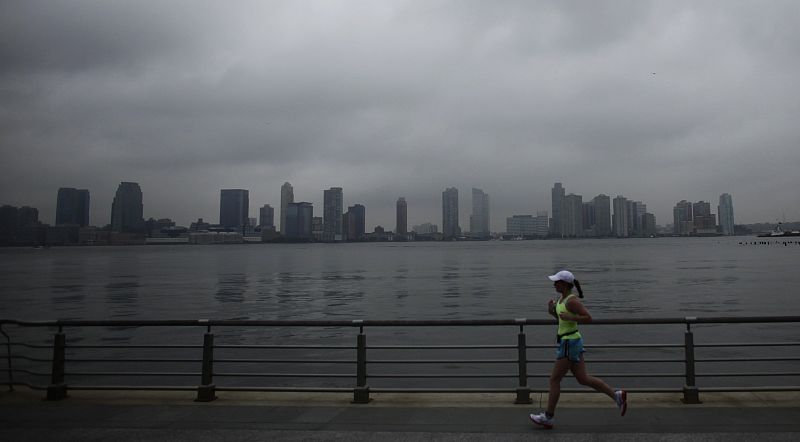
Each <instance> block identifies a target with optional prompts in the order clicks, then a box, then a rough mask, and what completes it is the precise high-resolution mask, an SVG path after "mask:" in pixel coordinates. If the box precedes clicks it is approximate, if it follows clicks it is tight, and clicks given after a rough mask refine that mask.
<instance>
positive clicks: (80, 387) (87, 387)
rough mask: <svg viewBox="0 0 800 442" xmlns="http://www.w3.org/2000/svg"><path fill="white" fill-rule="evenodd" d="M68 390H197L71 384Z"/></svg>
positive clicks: (145, 386) (147, 386)
mask: <svg viewBox="0 0 800 442" xmlns="http://www.w3.org/2000/svg"><path fill="white" fill-rule="evenodd" d="M67 388H69V389H70V390H153V391H197V387H191V386H185V385H140V386H136V385H73V384H69V385H68V386H67Z"/></svg>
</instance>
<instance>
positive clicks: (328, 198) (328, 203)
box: [322, 187, 344, 241]
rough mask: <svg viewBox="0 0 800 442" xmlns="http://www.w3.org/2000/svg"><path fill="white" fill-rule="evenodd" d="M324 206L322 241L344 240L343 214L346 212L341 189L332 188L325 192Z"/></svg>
mask: <svg viewBox="0 0 800 442" xmlns="http://www.w3.org/2000/svg"><path fill="white" fill-rule="evenodd" d="M323 196H324V198H323V206H322V223H323V226H322V240H323V241H341V240H342V212H343V211H344V194H343V192H342V188H341V187H331V188H330V189H328V190H325V191H324V192H323Z"/></svg>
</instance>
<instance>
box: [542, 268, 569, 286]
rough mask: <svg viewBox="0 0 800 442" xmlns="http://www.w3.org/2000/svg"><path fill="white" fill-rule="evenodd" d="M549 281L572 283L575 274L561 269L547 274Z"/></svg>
mask: <svg viewBox="0 0 800 442" xmlns="http://www.w3.org/2000/svg"><path fill="white" fill-rule="evenodd" d="M548 278H550V280H551V281H564V282H568V283H570V284H572V282H573V281H575V275H573V274H572V272H570V271H569V270H562V271H560V272H558V273H556V274H555V275H550V276H548Z"/></svg>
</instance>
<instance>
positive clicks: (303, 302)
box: [0, 237, 800, 379]
mask: <svg viewBox="0 0 800 442" xmlns="http://www.w3.org/2000/svg"><path fill="white" fill-rule="evenodd" d="M753 241H756V239H755V238H752V237H717V238H654V239H625V240H617V239H608V240H588V239H587V240H565V241H558V240H550V241H490V242H453V243H428V242H420V243H368V244H366V243H361V244H356V243H354V244H245V245H218V246H189V245H179V246H167V245H165V246H131V247H69V248H66V247H64V248H50V249H2V250H0V287H2V303H0V317H3V318H17V319H28V320H34V319H56V318H59V319H198V318H213V319H337V320H350V319H512V318H521V317H524V318H531V319H547V318H548V316H547V314H546V311H545V306H546V304H547V300H548V299H549V298H555V297H556V294H555V293H554V291H553V288H552V283H551V282H550V281H549V280H548V279H547V278H546V276H547V275H549V274H552V273H554V272H555V271H558V270H561V269H569V270H571V271H573V272H574V273H575V275H576V277H577V278H578V279H579V280H580V281H581V283H582V286H583V288H584V292H585V294H586V298H585V300H584V304H585V305H586V306H587V308H588V309H589V311H590V312H591V314H592V315H593V316H594V317H595V318H656V317H684V316H761V315H767V316H768V315H792V314H797V312H798V307H800V301H798V295H800V293H798V288H800V272H798V271H797V262H798V257H799V255H800V245H797V243H796V242H795V243H792V244H787V245H784V244H783V243H782V242H780V241H779V242H776V243H773V244H771V245H754V244H749V243H752V242H753ZM744 243H748V244H744ZM684 328H685V327H683V326H630V327H619V326H613V327H612V326H600V325H597V326H585V327H584V328H583V330H585V331H584V335H585V338H586V340H587V341H588V342H587V345H590V344H591V342H604V343H625V342H635V341H637V340H639V341H644V342H660V343H682V342H683V330H684ZM695 329H696V330H697V332H696V335H697V338H696V340H697V341H698V342H703V341H704V340H705V341H712V342H713V341H731V340H734V341H735V340H752V338H753V337H759V336H760V337H761V338H766V339H774V340H783V341H790V340H797V337H798V336H800V334H798V333H797V326H796V324H784V325H765V324H761V325H751V326H741V325H734V326H716V325H714V326H711V325H708V326H696V327H695ZM68 333H69V335H68V337H69V339H71V340H72V341H71V342H109V341H110V342H119V343H141V342H154V341H160V340H161V339H163V336H164V330H159V331H136V330H130V329H111V330H108V331H106V332H105V333H103V334H102V336H96V335H92V334H91V332H88V331H86V330H76V331H74V332H73V331H70V332H68ZM169 333H170V334H171V335H172V339H173V340H178V341H180V340H181V339H185V340H187V341H186V342H193V343H196V340H197V339H196V338H197V336H199V334H198V333H197V331H196V330H195V331H192V332H188V331H183V330H180V331H178V330H174V329H172V330H170V331H169ZM367 333H368V336H369V337H370V343H371V344H372V345H377V344H381V343H391V344H419V343H433V344H486V343H494V344H512V345H513V344H515V343H516V333H517V329H516V328H513V327H512V328H504V329H496V328H480V329H474V330H467V329H449V328H448V329H431V328H427V329H374V330H367ZM553 334H554V330H551V329H550V328H547V329H544V328H542V327H531V328H530V329H529V331H528V335H529V337H528V341H529V343H532V344H545V343H547V344H550V343H552V341H553ZM218 335H219V338H218V339H219V341H218V342H222V343H230V344H247V343H264V342H267V343H285V342H290V343H301V344H308V343H318V342H325V343H333V344H342V343H347V344H352V343H353V341H354V330H353V329H342V328H338V329H336V328H328V329H324V330H319V329H317V330H310V329H288V328H286V329H270V330H263V329H256V330H219V331H218ZM42 339H44V340H46V339H49V338H47V337H42ZM751 351H752V350H747V352H751ZM784 351H785V350H784ZM548 352H549V350H548ZM722 354H727V355H730V354H742V351H741V350H739V351H738V353H737V352H736V351H734V353H725V352H723V353H722ZM748 354H750V353H748ZM547 355H548V357H549V353H547ZM794 366H795V368H796V364H794ZM795 379H796V378H795Z"/></svg>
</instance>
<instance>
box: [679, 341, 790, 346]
mask: <svg viewBox="0 0 800 442" xmlns="http://www.w3.org/2000/svg"><path fill="white" fill-rule="evenodd" d="M694 346H695V347H797V346H800V342H721V343H717V344H714V343H708V344H694Z"/></svg>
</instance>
